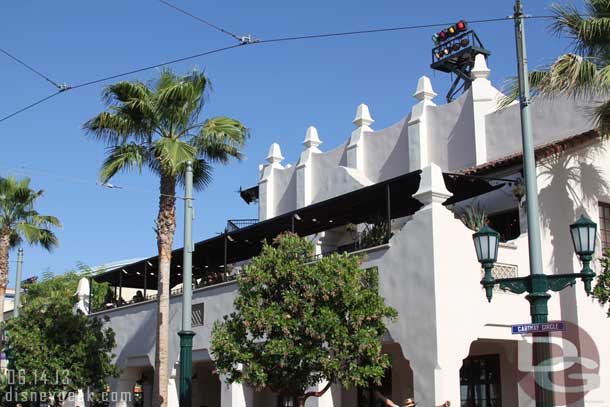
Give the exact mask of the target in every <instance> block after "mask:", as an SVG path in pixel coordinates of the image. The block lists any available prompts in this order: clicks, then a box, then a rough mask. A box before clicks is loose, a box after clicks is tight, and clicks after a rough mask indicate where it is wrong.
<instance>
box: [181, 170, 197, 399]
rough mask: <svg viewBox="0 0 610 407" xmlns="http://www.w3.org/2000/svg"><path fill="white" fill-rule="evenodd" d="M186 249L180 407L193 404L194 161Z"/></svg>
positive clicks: (188, 184) (187, 183)
mask: <svg viewBox="0 0 610 407" xmlns="http://www.w3.org/2000/svg"><path fill="white" fill-rule="evenodd" d="M184 192H185V194H184V195H185V197H184V248H183V249H182V253H183V258H182V330H181V331H180V332H178V336H180V382H179V392H180V394H179V399H180V401H179V403H180V407H191V394H192V391H191V386H192V384H193V336H195V332H193V330H192V326H191V325H192V323H191V308H192V296H193V283H192V281H193V251H194V249H195V247H194V245H193V218H194V216H193V163H192V162H191V161H187V162H186V174H185V177H184Z"/></svg>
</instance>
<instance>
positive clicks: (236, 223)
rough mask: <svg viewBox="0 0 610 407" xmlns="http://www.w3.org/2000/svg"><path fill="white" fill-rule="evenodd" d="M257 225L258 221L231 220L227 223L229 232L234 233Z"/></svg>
mask: <svg viewBox="0 0 610 407" xmlns="http://www.w3.org/2000/svg"><path fill="white" fill-rule="evenodd" d="M255 223H258V219H229V220H228V221H227V231H228V232H233V231H235V230H238V229H243V228H245V227H247V226H252V225H254V224H255Z"/></svg>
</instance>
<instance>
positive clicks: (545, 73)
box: [502, 0, 610, 134]
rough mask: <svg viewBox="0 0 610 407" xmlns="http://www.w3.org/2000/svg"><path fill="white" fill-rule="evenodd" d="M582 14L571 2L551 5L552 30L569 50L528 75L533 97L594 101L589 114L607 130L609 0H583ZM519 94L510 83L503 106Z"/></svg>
mask: <svg viewBox="0 0 610 407" xmlns="http://www.w3.org/2000/svg"><path fill="white" fill-rule="evenodd" d="M584 8H585V11H584V13H582V12H581V11H579V10H578V9H577V8H576V7H575V6H573V5H560V4H554V5H553V6H552V9H553V14H554V19H553V23H552V24H551V26H550V29H551V32H552V33H553V34H555V35H557V36H563V35H565V36H567V37H568V38H569V39H570V40H571V52H570V53H567V54H564V55H561V56H560V57H559V58H557V59H556V60H555V62H554V63H553V64H551V65H550V66H548V67H545V68H543V69H538V70H533V71H531V72H530V74H529V78H530V85H531V88H532V94H533V95H534V96H547V97H553V96H559V95H565V96H569V97H575V98H580V97H584V98H590V99H593V100H594V106H591V113H592V115H593V117H594V119H595V120H596V123H597V125H598V127H599V128H600V130H601V131H602V133H604V134H607V133H608V131H610V0H584ZM517 97H518V88H517V86H516V85H515V84H514V83H513V85H512V86H511V91H510V93H509V94H508V96H507V97H506V98H505V99H504V100H503V101H502V105H503V106H505V105H507V104H509V103H510V102H512V101H513V100H515V99H516V98H517Z"/></svg>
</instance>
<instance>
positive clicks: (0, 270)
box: [0, 228, 11, 337]
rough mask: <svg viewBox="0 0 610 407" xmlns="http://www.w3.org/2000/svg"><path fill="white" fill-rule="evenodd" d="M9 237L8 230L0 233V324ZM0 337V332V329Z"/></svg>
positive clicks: (6, 272)
mask: <svg viewBox="0 0 610 407" xmlns="http://www.w3.org/2000/svg"><path fill="white" fill-rule="evenodd" d="M10 235H11V232H10V230H9V229H8V228H4V229H3V230H2V231H1V232H0V322H3V321H4V294H5V292H6V286H7V285H8V252H9V249H10ZM0 337H2V330H1V328H0Z"/></svg>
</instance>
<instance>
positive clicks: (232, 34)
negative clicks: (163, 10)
mask: <svg viewBox="0 0 610 407" xmlns="http://www.w3.org/2000/svg"><path fill="white" fill-rule="evenodd" d="M159 1H160V2H161V3H163V4H165V5H166V6H168V7H171V8H173V9H174V10H176V11H178V12H179V13H182V14H185V15H187V16H189V17H191V18H194V19H195V20H197V21H199V22H201V23H203V24H205V25H207V26H209V27H212V28H213V29H215V30H216V31H219V32H221V33H223V34H226V35H228V36H230V37H233V38H234V39H236V40H237V41H240V42H241V39H242V38H241V37H240V36H238V35H237V34H235V33H232V32H231V31H229V30H225V29H224V28H222V27H219V26H217V25H216V24H213V23H211V22H209V21H208V20H204V19H203V18H201V17H198V16H196V15H194V14H191V13H189V12H188V11H186V10H183V9H181V8H180V7H178V6H176V5H174V4H172V3H170V2H168V1H165V0H159Z"/></svg>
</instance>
